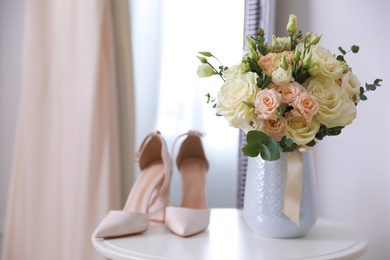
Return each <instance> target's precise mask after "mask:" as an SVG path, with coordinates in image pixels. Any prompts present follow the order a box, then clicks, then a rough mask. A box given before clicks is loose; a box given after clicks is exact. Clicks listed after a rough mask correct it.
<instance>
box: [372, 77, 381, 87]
mask: <svg viewBox="0 0 390 260" xmlns="http://www.w3.org/2000/svg"><path fill="white" fill-rule="evenodd" d="M380 82H382V79H376V80H375V81H374V85H375V86H380V85H379V83H380Z"/></svg>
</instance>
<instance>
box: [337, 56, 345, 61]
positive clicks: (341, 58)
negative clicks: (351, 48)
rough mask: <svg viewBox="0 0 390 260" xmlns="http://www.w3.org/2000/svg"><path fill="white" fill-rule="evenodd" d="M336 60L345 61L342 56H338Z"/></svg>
mask: <svg viewBox="0 0 390 260" xmlns="http://www.w3.org/2000/svg"><path fill="white" fill-rule="evenodd" d="M336 60H338V61H345V59H344V56H343V55H338V56H337V58H336Z"/></svg>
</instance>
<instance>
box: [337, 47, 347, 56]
mask: <svg viewBox="0 0 390 260" xmlns="http://www.w3.org/2000/svg"><path fill="white" fill-rule="evenodd" d="M339 51H340V52H341V53H342V54H343V55H345V54H346V53H347V52H346V51H345V50H344V49H343V48H341V47H339Z"/></svg>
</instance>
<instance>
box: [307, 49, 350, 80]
mask: <svg viewBox="0 0 390 260" xmlns="http://www.w3.org/2000/svg"><path fill="white" fill-rule="evenodd" d="M310 52H311V55H312V58H311V62H310V67H309V68H308V72H309V74H310V75H311V76H325V77H329V78H332V79H333V80H337V79H339V78H340V77H341V76H342V75H343V70H344V68H343V66H342V64H341V62H340V61H338V60H337V59H336V58H335V57H334V55H333V54H332V53H331V52H330V51H329V50H328V49H326V48H323V47H321V46H319V45H313V46H311V48H310Z"/></svg>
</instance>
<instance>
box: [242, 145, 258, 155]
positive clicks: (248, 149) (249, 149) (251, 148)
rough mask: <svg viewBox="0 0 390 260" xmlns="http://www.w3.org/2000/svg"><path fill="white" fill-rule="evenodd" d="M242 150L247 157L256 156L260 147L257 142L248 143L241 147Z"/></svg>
mask: <svg viewBox="0 0 390 260" xmlns="http://www.w3.org/2000/svg"><path fill="white" fill-rule="evenodd" d="M242 152H243V153H244V154H245V155H247V156H249V157H257V156H258V155H259V153H260V148H259V145H258V144H256V143H250V144H246V145H245V146H244V147H242Z"/></svg>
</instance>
